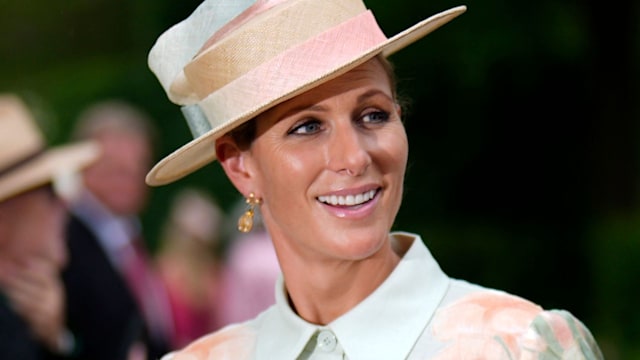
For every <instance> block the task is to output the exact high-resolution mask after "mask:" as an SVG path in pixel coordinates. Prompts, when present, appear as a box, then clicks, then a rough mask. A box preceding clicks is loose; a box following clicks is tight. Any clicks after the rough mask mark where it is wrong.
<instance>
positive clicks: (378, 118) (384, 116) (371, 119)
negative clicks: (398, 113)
mask: <svg viewBox="0 0 640 360" xmlns="http://www.w3.org/2000/svg"><path fill="white" fill-rule="evenodd" d="M387 121H389V113H388V112H386V111H373V112H370V113H367V114H365V115H364V116H363V117H362V122H363V123H370V124H380V123H384V122H387Z"/></svg>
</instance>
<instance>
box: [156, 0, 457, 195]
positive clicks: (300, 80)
mask: <svg viewBox="0 0 640 360" xmlns="http://www.w3.org/2000/svg"><path fill="white" fill-rule="evenodd" d="M465 10H466V7H465V6H458V7H454V8H452V9H449V10H447V11H443V12H441V13H438V14H436V15H434V16H431V17H429V18H428V19H426V20H423V21H421V22H419V23H417V24H415V25H414V26H412V27H410V28H408V29H406V30H404V31H402V32H400V33H398V34H397V35H395V36H393V37H391V38H387V37H386V36H385V35H384V33H383V32H382V30H381V29H380V27H379V26H378V24H377V22H376V20H375V18H374V16H373V14H372V12H371V11H370V10H367V8H366V7H365V4H364V3H363V2H362V0H257V1H256V0H205V1H204V2H203V3H202V4H201V5H200V6H199V7H198V8H197V9H196V10H195V11H194V12H193V14H191V15H190V16H189V17H188V18H187V19H185V20H184V21H182V22H180V23H178V24H176V25H174V26H173V27H171V28H170V29H169V30H167V31H166V32H165V33H163V34H162V35H161V36H160V37H159V38H158V40H157V42H156V43H155V45H154V46H153V48H152V49H151V51H150V53H149V67H150V68H151V70H152V71H153V72H154V73H155V75H156V76H157V77H158V80H159V81H160V83H161V84H162V86H163V88H164V90H165V91H166V93H167V95H168V97H169V99H170V100H171V101H172V102H174V103H176V104H178V105H182V106H183V112H184V114H185V117H186V118H187V123H188V124H189V127H190V129H191V131H192V133H193V136H194V138H195V139H194V140H192V141H191V142H189V143H187V144H186V145H184V146H182V147H181V148H179V149H178V150H176V151H174V152H173V153H172V154H170V155H169V156H167V157H165V158H164V159H162V160H161V161H160V162H159V163H158V164H156V166H155V167H154V168H153V169H152V170H151V171H150V172H149V174H148V175H147V183H148V184H149V185H163V184H168V183H170V182H173V181H175V180H177V179H180V178H182V177H184V176H185V175H187V174H189V173H192V172H193V171H195V170H197V169H199V168H201V167H202V166H204V165H206V164H207V163H210V162H212V161H214V160H215V159H216V154H215V150H214V144H215V140H216V139H218V138H219V137H220V136H222V135H223V134H225V133H226V132H228V131H229V130H231V129H233V128H235V127H237V126H238V125H240V124H241V123H243V122H245V121H247V120H249V119H251V118H253V117H255V116H257V115H258V114H260V113H261V112H264V111H265V110H267V109H269V108H271V107H273V106H275V105H277V104H279V103H282V102H284V101H286V100H288V99H290V98H292V97H294V96H296V95H298V94H301V93H303V92H305V91H307V90H309V89H311V88H313V87H316V86H318V85H319V84H321V83H323V82H326V81H328V80H331V79H333V78H335V77H337V76H339V75H341V74H344V73H345V72H348V71H349V70H351V69H353V68H355V67H357V66H358V65H360V64H362V63H364V62H366V61H367V60H369V59H371V58H373V57H375V56H376V55H378V54H382V55H384V56H389V55H391V54H393V53H394V52H396V51H398V50H400V49H402V48H404V47H405V46H407V45H409V44H411V43H413V42H414V41H416V40H418V39H420V38H422V37H424V36H425V35H427V34H429V33H431V32H432V31H434V30H436V29H437V28H439V27H440V26H442V25H444V24H446V23H447V22H449V21H451V20H452V19H453V18H455V17H456V16H458V15H460V14H462V13H463V12H464V11H465Z"/></svg>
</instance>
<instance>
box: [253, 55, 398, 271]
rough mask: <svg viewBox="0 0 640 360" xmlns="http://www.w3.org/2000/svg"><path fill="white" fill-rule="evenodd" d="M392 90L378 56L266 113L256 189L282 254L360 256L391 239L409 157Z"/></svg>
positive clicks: (256, 156)
mask: <svg viewBox="0 0 640 360" xmlns="http://www.w3.org/2000/svg"><path fill="white" fill-rule="evenodd" d="M393 94H394V92H393V89H392V88H391V85H390V81H389V77H388V75H387V73H386V72H385V70H384V68H383V66H382V65H381V64H380V62H379V61H378V60H375V59H374V60H371V61H368V62H367V63H365V64H363V65H361V66H359V67H358V68H356V69H354V70H352V71H350V72H348V73H346V74H344V75H342V76H340V77H338V78H336V79H334V80H332V81H329V82H327V83H325V84H323V85H321V86H319V87H317V88H315V89H312V90H310V91H309V92H306V93H304V94H302V95H299V96H297V97H295V98H293V99H291V100H289V101H287V102H285V103H282V104H280V105H278V106H276V107H274V108H272V109H270V110H269V111H268V112H266V113H263V114H261V115H260V116H259V117H258V118H257V138H256V139H255V140H254V142H253V144H252V145H251V147H250V148H249V149H248V150H247V152H246V153H245V154H244V156H245V158H244V164H245V166H246V168H247V169H249V171H250V172H251V173H252V174H253V180H252V182H251V185H250V187H251V188H249V189H247V191H248V192H250V191H253V192H254V193H256V195H257V196H259V197H261V198H262V200H263V203H262V205H261V208H260V209H261V211H262V214H263V216H264V221H265V224H266V225H267V227H268V229H269V231H270V233H271V236H272V237H273V239H274V242H275V244H276V246H278V247H279V248H280V249H279V251H282V249H287V250H286V251H288V252H291V251H293V252H294V253H296V254H298V255H301V256H303V258H304V256H306V255H308V256H310V257H309V258H318V255H320V258H327V259H331V258H339V259H344V260H358V259H364V258H367V257H369V256H371V255H373V254H374V253H376V252H377V251H378V250H380V248H381V247H382V245H383V244H385V243H386V241H387V238H388V232H389V230H390V229H391V226H392V225H393V222H394V219H395V216H396V214H397V212H398V209H399V207H400V202H401V198H402V185H403V178H404V174H405V168H406V163H407V153H408V144H407V137H406V133H405V129H404V126H403V124H402V122H401V119H400V109H399V106H398V105H397V103H396V101H395V99H394V97H393Z"/></svg>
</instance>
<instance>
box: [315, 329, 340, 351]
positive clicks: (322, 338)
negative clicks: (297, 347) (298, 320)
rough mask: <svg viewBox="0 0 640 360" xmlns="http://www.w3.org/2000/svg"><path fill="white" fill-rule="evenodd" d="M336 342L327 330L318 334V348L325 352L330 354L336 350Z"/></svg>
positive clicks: (334, 337)
mask: <svg viewBox="0 0 640 360" xmlns="http://www.w3.org/2000/svg"><path fill="white" fill-rule="evenodd" d="M337 344H338V340H337V339H336V336H335V335H333V333H332V332H331V331H329V330H322V331H321V332H320V333H319V334H318V348H319V349H320V350H322V351H325V352H331V351H333V350H334V349H335V348H336V345H337Z"/></svg>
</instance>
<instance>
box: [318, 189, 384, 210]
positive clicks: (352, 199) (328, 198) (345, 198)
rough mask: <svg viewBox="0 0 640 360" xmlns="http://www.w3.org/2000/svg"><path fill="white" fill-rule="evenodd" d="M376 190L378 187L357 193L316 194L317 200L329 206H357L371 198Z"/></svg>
mask: <svg viewBox="0 0 640 360" xmlns="http://www.w3.org/2000/svg"><path fill="white" fill-rule="evenodd" d="M377 192H378V189H372V190H369V191H365V192H362V193H359V194H349V195H322V196H318V201H320V202H322V203H325V204H327V205H331V206H357V205H361V204H364V203H366V202H368V201H370V200H371V199H373V198H374V197H375V196H376V193H377Z"/></svg>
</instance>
